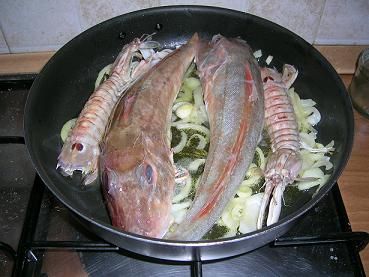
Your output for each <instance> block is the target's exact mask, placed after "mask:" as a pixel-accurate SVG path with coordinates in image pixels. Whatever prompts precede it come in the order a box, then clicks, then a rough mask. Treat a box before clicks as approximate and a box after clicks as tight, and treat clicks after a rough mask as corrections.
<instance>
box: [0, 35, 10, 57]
mask: <svg viewBox="0 0 369 277" xmlns="http://www.w3.org/2000/svg"><path fill="white" fill-rule="evenodd" d="M4 53H9V48H8V45H7V44H6V41H5V38H4V35H3V32H2V31H1V30H0V54H4Z"/></svg>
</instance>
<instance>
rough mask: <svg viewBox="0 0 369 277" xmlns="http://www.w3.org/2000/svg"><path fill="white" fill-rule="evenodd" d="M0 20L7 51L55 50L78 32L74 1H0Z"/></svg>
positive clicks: (76, 9) (78, 25) (78, 26)
mask: <svg viewBox="0 0 369 277" xmlns="http://www.w3.org/2000/svg"><path fill="white" fill-rule="evenodd" d="M0 23H1V26H2V29H3V32H4V36H5V38H6V41H7V43H8V46H9V49H10V51H11V52H32V51H47V50H56V49H58V48H59V47H61V46H62V45H64V44H65V43H66V42H68V41H69V40H70V39H72V38H73V37H74V36H76V35H77V34H78V33H79V32H80V31H81V27H80V23H79V17H78V7H77V2H76V1H75V0H65V1H58V0H50V1H43V0H32V1H27V0H12V1H0Z"/></svg>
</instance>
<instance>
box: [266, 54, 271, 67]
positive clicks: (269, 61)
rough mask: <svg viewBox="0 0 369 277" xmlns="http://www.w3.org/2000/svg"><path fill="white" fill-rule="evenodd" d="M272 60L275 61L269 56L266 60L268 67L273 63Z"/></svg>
mask: <svg viewBox="0 0 369 277" xmlns="http://www.w3.org/2000/svg"><path fill="white" fill-rule="evenodd" d="M272 60H273V56H270V55H269V56H268V57H267V58H266V60H265V63H266V64H267V65H269V64H270V63H271V62H272Z"/></svg>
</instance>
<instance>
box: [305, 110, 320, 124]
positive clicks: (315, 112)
mask: <svg viewBox="0 0 369 277" xmlns="http://www.w3.org/2000/svg"><path fill="white" fill-rule="evenodd" d="M312 110H313V112H312V114H311V115H310V116H309V117H308V118H307V121H308V122H309V123H310V124H311V125H312V126H314V125H316V124H318V122H319V121H320V119H321V118H322V116H321V115H320V112H319V111H318V109H317V108H315V107H312Z"/></svg>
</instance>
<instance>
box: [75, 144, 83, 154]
mask: <svg viewBox="0 0 369 277" xmlns="http://www.w3.org/2000/svg"><path fill="white" fill-rule="evenodd" d="M74 149H76V150H77V151H79V152H81V151H82V150H83V145H82V144H81V143H74V144H73V145H72V150H74Z"/></svg>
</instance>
